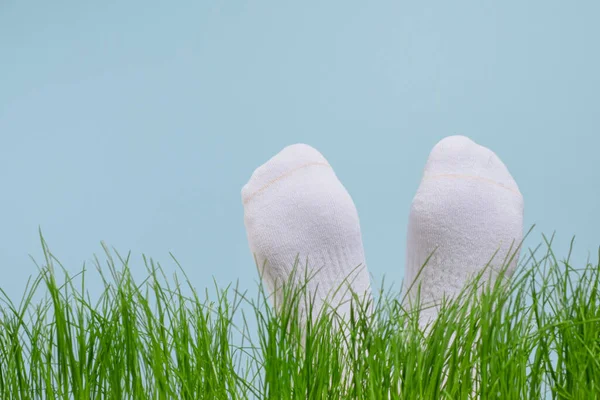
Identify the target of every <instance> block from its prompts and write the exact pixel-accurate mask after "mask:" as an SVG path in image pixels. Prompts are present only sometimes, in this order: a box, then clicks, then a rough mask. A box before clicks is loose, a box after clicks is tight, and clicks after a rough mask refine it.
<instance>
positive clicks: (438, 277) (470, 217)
mask: <svg viewBox="0 0 600 400" xmlns="http://www.w3.org/2000/svg"><path fill="white" fill-rule="evenodd" d="M522 238H523V197H522V196H521V192H520V191H519V188H518V186H517V184H516V182H515V181H514V179H513V178H512V176H511V174H510V173H509V172H508V169H507V168H506V166H505V165H504V164H503V163H502V161H500V159H499V158H498V157H497V156H496V154H494V153H493V152H492V151H491V150H489V149H487V148H485V147H483V146H480V145H478V144H476V143H475V142H473V141H471V140H470V139H468V138H466V137H464V136H451V137H448V138H446V139H444V140H442V141H441V142H439V143H438V144H437V145H436V146H435V147H434V149H433V150H432V151H431V154H430V155H429V159H428V161H427V164H426V166H425V170H424V174H423V178H422V181H421V185H420V186H419V189H418V191H417V194H416V196H415V198H414V200H413V203H412V207H411V210H410V217H409V223H408V238H407V250H406V254H407V257H406V269H405V271H406V273H405V277H404V285H405V290H407V289H408V288H410V293H409V295H408V296H407V298H408V300H409V301H410V302H412V303H413V304H414V303H415V301H416V295H417V291H418V286H419V284H420V285H421V288H420V290H421V296H420V299H421V308H422V312H421V318H420V324H421V327H424V326H425V325H427V324H428V323H429V322H431V321H432V320H433V319H435V318H436V316H437V313H438V309H437V307H435V306H434V307H430V306H431V305H432V304H440V302H441V301H442V299H443V298H444V296H447V297H452V296H455V295H457V294H458V293H459V292H460V291H461V290H462V289H463V287H464V285H465V284H466V283H467V282H468V280H469V278H470V277H473V276H474V275H477V273H480V272H481V271H482V270H483V268H485V267H486V265H488V263H489V266H488V270H489V271H490V274H489V275H488V274H487V270H486V272H485V273H484V275H483V277H482V279H483V281H484V282H486V281H487V282H490V281H492V282H493V280H494V279H495V277H496V276H497V271H498V270H499V269H501V268H502V267H504V265H505V263H506V261H507V255H508V256H509V258H510V256H512V255H515V257H514V259H513V261H512V262H511V263H510V264H509V266H508V267H506V270H505V272H506V276H507V277H508V276H510V275H512V273H513V272H514V271H515V269H516V264H517V259H518V255H519V252H518V249H519V246H520V244H521V240H522ZM434 250H435V252H434ZM496 252H497V253H496ZM432 253H433V256H432V257H431V258H430V259H429V261H428V263H427V265H425V267H423V264H424V263H425V262H426V260H427V258H428V257H429V256H430V255H431V254H432ZM494 253H496V255H495V256H494ZM492 257H493V259H492ZM490 260H491V262H490ZM422 267H423V268H422ZM421 268H422V270H421ZM419 272H420V275H419ZM417 275H419V276H418V277H417ZM415 279H416V281H415ZM413 282H414V283H413ZM425 308H426V309H425Z"/></svg>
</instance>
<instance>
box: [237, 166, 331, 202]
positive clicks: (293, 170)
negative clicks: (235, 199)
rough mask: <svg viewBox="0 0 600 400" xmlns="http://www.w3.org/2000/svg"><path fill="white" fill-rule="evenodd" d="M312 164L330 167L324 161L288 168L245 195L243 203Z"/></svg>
mask: <svg viewBox="0 0 600 400" xmlns="http://www.w3.org/2000/svg"><path fill="white" fill-rule="evenodd" d="M314 165H320V166H323V167H331V166H330V165H329V164H328V163H324V162H311V163H306V164H302V165H300V166H298V167H296V168H293V169H291V170H289V171H288V172H286V173H284V174H281V175H279V176H278V177H277V178H275V179H273V180H271V181H269V182H267V183H266V184H264V185H263V186H262V187H261V188H260V189H258V190H256V191H255V192H254V193H252V194H250V195H249V196H248V197H246V199H245V200H244V202H243V203H244V204H246V203H248V202H249V201H250V200H252V198H254V197H255V196H256V195H257V194H259V193H261V192H263V191H264V190H266V189H267V188H268V187H270V186H272V185H273V184H275V183H277V182H279V181H280V180H282V179H284V178H287V177H288V176H290V175H292V174H293V173H294V172H296V171H298V170H301V169H303V168H307V167H310V166H314Z"/></svg>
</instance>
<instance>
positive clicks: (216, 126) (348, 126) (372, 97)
mask: <svg viewBox="0 0 600 400" xmlns="http://www.w3.org/2000/svg"><path fill="white" fill-rule="evenodd" d="M599 17H600V3H599V2H597V1H577V2H573V1H571V2H569V1H554V0H544V1H512V0H511V1H508V0H504V1H472V2H456V1H453V2H450V1H437V2H422V1H418V2H417V1H413V2H408V1H381V2H377V1H375V2H366V1H360V2H354V1H347V0H346V1H319V2H316V1H314V2H313V1H302V2H286V1H252V2H251V1H235V0H231V1H215V0H201V1H178V2H166V1H165V2H153V1H148V0H144V1H141V0H140V1H125V2H123V1H102V2H93V3H92V2H85V1H61V0H59V1H51V2H49V1H27V0H20V1H17V0H0V182H1V190H2V193H1V196H0V218H1V219H0V260H2V266H1V268H2V280H1V282H0V285H1V286H2V287H3V288H4V289H5V290H7V292H8V293H9V294H10V295H13V296H15V297H20V295H21V294H22V292H23V288H24V285H25V281H26V279H27V277H28V276H29V275H31V274H35V273H36V267H35V266H34V264H33V263H32V261H31V260H30V259H29V258H28V254H32V255H33V256H35V257H38V258H39V256H40V245H39V240H38V231H37V230H38V226H41V228H42V230H43V232H44V234H45V236H46V238H47V240H48V241H49V243H50V246H51V248H52V250H53V251H54V253H56V255H57V256H58V257H59V258H60V259H61V260H62V261H63V263H64V264H65V266H66V267H67V268H68V269H69V270H70V271H72V272H77V271H79V270H80V269H81V266H82V264H83V262H84V261H87V262H89V261H90V260H91V259H92V255H93V254H94V253H101V251H102V250H101V247H100V245H99V243H100V241H101V240H104V241H106V243H108V244H109V245H113V246H115V247H116V248H117V249H119V250H121V251H123V252H126V251H127V250H132V252H133V254H134V256H135V260H136V263H135V264H134V268H135V271H136V273H139V274H140V275H139V276H143V273H144V268H143V266H142V264H141V262H140V258H141V257H140V255H141V253H146V254H148V255H150V256H152V257H154V258H156V259H157V260H159V261H162V262H164V267H165V268H166V269H167V271H168V272H172V271H175V267H174V265H173V263H172V262H170V261H169V260H170V258H169V255H168V252H173V253H174V254H175V255H176V256H177V258H178V259H179V261H180V262H181V263H182V264H183V266H184V269H185V270H186V271H187V273H188V275H189V276H190V278H191V279H192V280H193V282H194V283H195V284H196V285H197V286H198V288H204V287H205V286H211V285H212V277H213V276H214V277H215V278H216V280H217V281H218V282H219V283H222V284H227V283H229V282H231V281H234V280H237V279H240V281H241V286H242V287H246V288H255V285H254V283H253V282H254V281H255V280H256V279H257V273H256V269H255V267H254V265H253V262H252V258H251V255H250V252H249V250H248V246H247V241H246V234H245V230H244V225H243V218H242V216H243V210H242V205H241V200H240V189H241V187H242V185H243V184H244V183H245V182H246V181H247V179H248V178H249V177H250V175H251V173H252V171H253V170H254V168H256V167H257V166H259V165H260V164H262V163H263V162H264V161H266V160H267V159H268V158H269V157H271V156H272V155H273V154H275V153H276V152H278V151H279V150H280V149H281V148H283V147H284V146H286V145H288V144H292V143H297V142H305V143H308V144H311V145H312V146H314V147H316V148H318V149H319V150H320V151H321V152H322V153H323V154H324V155H325V156H326V157H327V158H328V159H329V161H330V163H331V164H332V165H333V166H334V168H335V170H336V171H337V174H338V176H339V177H340V179H341V180H342V182H343V183H344V184H345V186H346V187H347V188H348V190H349V191H350V193H351V194H352V196H353V198H354V200H355V202H356V205H357V207H358V210H359V213H360V218H361V224H362V229H363V236H364V243H365V248H366V253H367V261H368V264H369V268H370V271H371V273H372V274H373V275H374V277H375V281H376V282H380V280H381V277H382V276H383V275H384V274H385V276H386V280H388V282H390V281H395V282H397V283H399V282H400V280H401V278H402V271H403V264H404V252H405V240H406V224H407V216H408V210H409V206H410V202H411V200H412V196H413V194H414V192H415V190H416V188H417V186H418V183H419V179H420V175H421V171H422V168H423V166H424V163H425V160H426V158H427V155H428V153H429V151H430V149H431V148H432V146H433V145H434V144H435V143H436V142H437V141H438V140H440V139H441V138H443V137H444V136H447V135H453V134H463V135H467V136H470V137H471V138H473V139H474V140H476V141H477V142H479V143H480V144H483V145H485V146H488V147H490V148H492V149H493V150H494V151H496V152H497V154H498V155H499V156H500V157H501V158H502V159H503V160H504V162H505V163H506V164H507V165H508V167H509V169H510V171H511V172H512V173H513V175H514V177H515V179H516V180H517V182H518V183H519V185H520V187H521V191H522V192H523V194H524V196H525V201H526V220H525V222H526V225H527V226H528V227H529V226H531V225H532V224H534V223H536V224H538V225H537V228H536V230H535V231H534V233H533V236H532V237H531V238H530V240H529V241H528V245H529V246H534V245H536V244H537V243H539V242H540V240H541V233H542V232H547V233H551V232H552V231H554V230H556V231H557V232H558V235H557V246H556V252H557V254H558V255H559V256H566V251H567V249H568V244H569V241H570V239H571V237H572V236H573V235H577V242H576V243H577V245H576V253H575V254H576V257H575V258H576V259H577V260H579V261H584V260H585V259H586V258H587V256H588V254H589V253H591V255H592V257H593V256H594V255H595V254H597V246H598V245H599V244H600V240H599V239H600V235H598V230H597V229H598V225H599V221H600V208H599V206H598V204H599V195H600V189H599V188H600V168H599V163H598V161H599V157H598V146H599V144H600V139H599V138H598V135H599V133H600V97H599V92H600V78H599V72H598V71H600V51H598V46H599V44H598V40H599V38H600V24H598V20H599ZM94 284H99V281H94V282H92V281H90V282H88V285H92V289H93V285H94Z"/></svg>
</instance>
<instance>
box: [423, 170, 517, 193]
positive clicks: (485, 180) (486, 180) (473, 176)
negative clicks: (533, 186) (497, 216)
mask: <svg viewBox="0 0 600 400" xmlns="http://www.w3.org/2000/svg"><path fill="white" fill-rule="evenodd" d="M441 178H455V179H472V180H478V181H482V182H487V183H491V184H492V185H495V186H498V187H501V188H503V189H506V190H508V191H511V192H513V193H515V194H518V195H519V196H522V194H521V192H519V190H518V189H514V188H511V187H509V186H506V185H503V184H502V183H499V182H496V181H494V180H492V179H488V178H484V177H481V176H475V175H462V174H440V175H431V176H425V177H424V178H423V180H433V179H441Z"/></svg>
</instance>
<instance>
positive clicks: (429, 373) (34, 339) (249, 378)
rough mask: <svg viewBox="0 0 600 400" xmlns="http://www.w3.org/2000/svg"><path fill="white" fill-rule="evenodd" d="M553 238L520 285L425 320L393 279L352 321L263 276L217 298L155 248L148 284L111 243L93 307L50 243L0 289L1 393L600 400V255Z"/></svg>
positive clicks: (467, 295) (479, 293)
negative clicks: (262, 282)
mask: <svg viewBox="0 0 600 400" xmlns="http://www.w3.org/2000/svg"><path fill="white" fill-rule="evenodd" d="M551 243H552V240H546V242H545V246H546V247H547V251H546V252H545V254H543V255H541V256H539V255H538V252H535V251H530V254H529V256H528V257H527V260H526V262H524V263H523V265H522V266H521V267H520V268H519V271H518V273H517V274H516V275H515V276H514V277H513V278H512V279H511V280H510V284H508V286H504V285H502V284H496V285H491V286H490V285H488V286H484V287H483V288H481V286H480V285H478V282H477V279H475V280H474V281H473V282H472V283H471V284H470V285H468V286H467V288H466V289H465V290H464V291H463V293H462V294H461V296H459V297H458V298H456V299H450V300H448V301H445V302H444V303H443V305H442V308H441V311H440V314H439V317H438V319H437V320H436V321H434V322H433V323H432V324H431V325H429V326H428V328H427V329H425V330H424V331H423V330H421V329H420V328H419V325H418V318H419V312H418V310H417V312H409V311H408V310H406V309H405V308H404V306H403V303H402V301H401V300H402V298H401V297H400V296H399V294H398V293H393V292H392V291H389V290H388V291H387V292H386V291H384V290H383V288H382V289H381V290H380V291H379V294H378V295H377V296H375V299H376V300H373V301H369V302H367V301H360V300H359V298H358V297H356V298H355V301H354V302H353V303H352V311H351V312H350V314H349V315H350V317H349V318H348V319H347V320H345V321H344V320H340V319H339V318H338V316H337V315H336V314H335V310H328V309H324V310H322V312H321V313H320V314H319V315H318V316H317V317H316V318H306V316H304V315H301V312H302V310H308V313H309V314H311V310H312V302H311V300H310V297H306V296H303V294H304V293H302V288H303V286H302V285H300V286H297V285H296V286H291V285H284V287H283V288H282V290H283V295H282V296H281V298H282V299H283V300H282V304H279V305H278V311H277V312H276V311H274V309H273V307H271V306H270V301H271V300H270V299H269V298H268V297H269V296H268V293H267V292H266V290H265V289H264V288H263V287H262V286H260V287H259V288H258V290H257V294H256V296H250V295H249V294H248V293H241V292H240V290H239V289H238V288H237V287H232V286H228V287H225V288H219V287H217V286H216V293H217V294H216V296H213V298H212V299H211V298H210V296H209V295H208V294H207V293H205V294H204V295H203V296H201V295H200V294H198V292H197V290H196V288H195V287H194V285H193V284H192V283H191V282H190V281H189V279H188V278H187V277H186V276H185V273H184V272H183V269H181V273H182V275H183V276H184V280H183V281H180V279H179V277H178V275H175V277H174V278H173V279H168V278H167V277H166V276H165V275H164V273H163V270H162V268H161V267H160V265H158V264H156V263H154V262H153V261H152V260H150V259H146V258H144V262H145V266H146V269H147V277H146V278H145V279H144V280H143V281H141V282H136V280H135V279H134V278H133V276H132V274H131V273H130V263H131V259H130V257H129V256H126V257H122V256H121V255H120V254H118V253H116V252H114V251H110V250H109V249H108V248H105V253H106V254H105V255H106V260H105V261H102V262H101V261H100V260H99V259H96V264H97V265H96V267H97V272H98V274H99V276H100V279H101V280H102V282H103V285H104V290H103V292H102V294H101V295H100V296H99V298H98V299H97V301H95V302H92V300H91V299H90V296H89V294H88V292H87V289H86V286H85V281H86V279H89V278H87V276H88V275H87V274H88V272H87V271H86V270H83V271H82V272H81V273H80V274H77V275H76V276H70V275H69V273H68V272H67V271H66V269H65V268H63V267H62V265H60V263H59V262H58V260H56V258H55V257H54V256H53V255H52V253H51V252H50V250H49V249H48V246H47V245H46V243H45V241H44V240H43V239H42V248H43V252H44V264H43V265H42V266H40V267H39V274H38V276H37V277H36V278H34V279H31V280H30V281H29V282H28V285H27V287H26V290H25V294H24V296H23V298H22V299H21V301H20V302H19V303H18V304H15V303H14V302H13V301H11V299H10V298H9V297H8V296H7V295H6V293H5V292H4V291H3V290H2V289H0V313H1V315H0V398H2V399H65V400H66V399H81V400H83V399H85V400H89V399H118V400H123V399H165V400H166V399H255V398H259V399H263V398H264V399H469V398H480V399H524V398H528V399H542V398H551V399H592V398H598V397H599V396H600V292H599V290H600V288H599V285H600V263H598V262H597V263H595V264H593V263H588V264H587V265H585V266H583V267H580V268H575V266H573V265H571V263H570V261H569V259H570V254H569V257H567V259H566V260H564V261H558V259H557V258H556V257H555V255H554V254H553V252H552V250H551ZM599 259H600V257H599ZM57 270H59V272H57ZM59 278H60V279H59ZM190 293H191V294H190ZM40 294H41V295H42V296H41V300H39V301H37V300H36V301H35V302H34V301H33V299H34V298H37V297H40Z"/></svg>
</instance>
